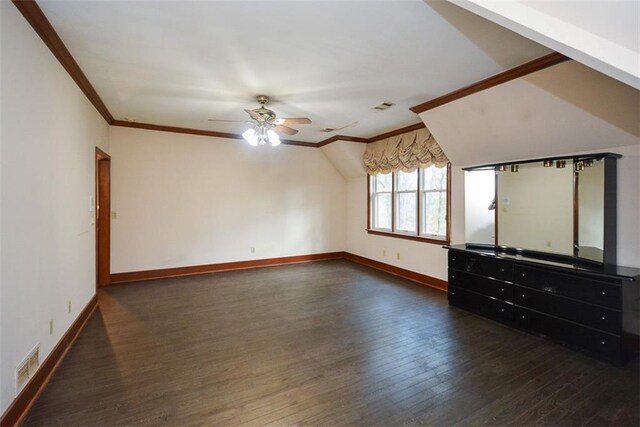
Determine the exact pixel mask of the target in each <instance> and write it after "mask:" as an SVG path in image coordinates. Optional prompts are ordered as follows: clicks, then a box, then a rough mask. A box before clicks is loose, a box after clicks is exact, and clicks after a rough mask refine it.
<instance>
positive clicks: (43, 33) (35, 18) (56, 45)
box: [12, 0, 114, 124]
mask: <svg viewBox="0 0 640 427" xmlns="http://www.w3.org/2000/svg"><path fill="white" fill-rule="evenodd" d="M12 1H13V4H14V5H15V6H16V8H18V10H19V11H20V13H22V16H24V18H25V19H26V20H27V22H28V23H29V24H30V25H31V27H32V28H33V29H34V30H35V32H36V33H37V34H38V35H39V36H40V38H41V39H42V41H43V42H44V43H45V44H46V45H47V47H48V48H49V50H50V51H51V53H52V54H53V56H55V57H56V58H57V59H58V61H59V62H60V64H61V65H62V67H63V68H64V69H65V70H67V73H69V75H70V76H71V78H72V79H73V81H75V82H76V84H77V85H78V87H79V88H80V90H81V91H82V92H83V93H84V94H85V96H86V97H87V98H88V99H89V102H91V103H92V104H93V106H94V107H96V110H98V112H99V113H100V114H101V115H102V117H104V119H105V120H106V121H107V123H109V124H111V123H113V121H114V119H113V116H112V115H111V113H110V112H109V109H108V108H107V106H106V105H104V102H102V99H100V96H98V93H97V92H96V90H95V89H94V88H93V86H92V85H91V83H90V82H89V80H88V79H87V76H85V75H84V73H83V72H82V70H81V69H80V66H79V65H78V63H77V62H76V60H75V59H73V56H71V53H70V52H69V50H68V49H67V47H66V46H65V45H64V43H63V42H62V39H61V38H60V36H58V33H56V30H55V29H54V28H53V26H52V25H51V23H50V22H49V20H48V19H47V17H46V16H45V15H44V12H42V9H40V6H38V3H36V2H35V0H12Z"/></svg>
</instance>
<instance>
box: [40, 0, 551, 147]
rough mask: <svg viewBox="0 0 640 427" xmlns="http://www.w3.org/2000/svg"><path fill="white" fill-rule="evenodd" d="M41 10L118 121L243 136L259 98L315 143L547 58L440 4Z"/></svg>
mask: <svg viewBox="0 0 640 427" xmlns="http://www.w3.org/2000/svg"><path fill="white" fill-rule="evenodd" d="M38 4H39V5H40V7H41V8H42V10H43V12H44V14H45V15H46V16H47V18H48V19H49V21H50V22H51V24H52V25H53V27H54V28H55V30H56V31H57V32H58V34H59V35H60V37H61V39H62V40H63V42H64V43H65V45H66V46H67V48H68V49H69V51H70V52H71V54H72V55H73V57H74V58H75V59H76V61H77V62H78V64H79V65H80V68H81V69H82V70H83V71H84V74H86V76H87V78H88V79H89V81H90V82H91V83H92V85H93V86H94V87H95V89H96V91H97V92H98V94H99V95H100V97H101V98H102V100H103V101H104V103H105V104H106V106H107V107H108V109H109V110H110V112H111V114H112V115H113V116H114V117H115V119H117V120H127V119H128V120H132V121H137V122H141V123H150V124H157V125H165V126H178V127H185V128H195V129H202V130H211V131H219V132H230V133H241V132H242V131H244V130H245V129H246V128H247V127H248V126H247V124H246V123H242V121H246V120H247V115H246V114H245V113H244V111H243V109H245V108H255V107H257V104H256V102H255V96H256V95H258V94H265V95H269V96H271V97H272V100H273V103H272V104H270V107H271V108H272V109H273V110H275V111H276V113H277V114H278V115H279V116H281V117H300V116H303V117H305V116H306V117H309V118H311V120H312V121H313V124H311V125H307V126H299V127H298V128H299V130H300V133H299V134H297V135H296V136H295V139H297V140H301V141H308V142H318V141H321V140H324V139H327V138H329V137H331V136H333V135H334V134H335V133H325V132H322V131H321V129H323V128H342V127H344V126H349V127H348V128H346V129H345V130H344V131H340V133H341V134H346V135H350V136H356V137H365V138H366V137H371V136H373V135H377V134H380V133H384V132H386V131H390V130H393V129H397V128H401V127H403V126H407V125H411V124H415V123H419V121H420V120H419V118H418V117H417V116H416V115H415V114H414V113H412V112H411V111H409V108H410V107H412V106H414V105H416V104H419V103H421V102H424V101H427V100H430V99H433V98H435V97H437V96H440V95H443V94H445V93H448V92H450V91H453V90H456V89H459V88H460V87H463V86H466V85H469V84H472V83H474V82H476V81H478V80H481V79H484V78H486V77H489V76H491V75H494V74H497V73H500V72H502V71H504V70H506V69H509V68H512V67H514V66H517V65H520V64H523V63H525V62H528V61H530V60H532V59H534V58H538V57H541V56H543V55H545V54H548V53H549V52H550V50H549V49H548V48H546V47H543V46H541V45H539V44H537V43H535V42H532V41H530V40H528V39H526V38H524V37H522V36H520V35H518V34H516V33H514V32H512V31H510V30H507V29H505V28H503V27H501V26H499V25H496V24H494V23H492V22H490V21H488V20H486V19H484V18H482V17H479V16H477V15H475V14H473V13H471V12H468V11H466V10H464V9H462V8H459V7H457V6H455V5H453V4H450V3H447V2H442V1H426V2H425V1H421V0H412V1H241V0H238V1H67V0H60V1H51V0H39V1H38ZM381 102H391V103H394V104H395V106H393V107H392V108H390V109H389V110H386V111H384V112H380V111H377V110H373V109H372V108H373V107H374V106H376V105H378V104H380V103H381ZM209 118H212V119H226V120H239V121H241V123H220V122H218V123H212V122H208V121H207V119H209Z"/></svg>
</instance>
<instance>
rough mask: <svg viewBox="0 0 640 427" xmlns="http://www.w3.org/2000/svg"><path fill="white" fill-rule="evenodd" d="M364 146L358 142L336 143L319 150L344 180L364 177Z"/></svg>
mask: <svg viewBox="0 0 640 427" xmlns="http://www.w3.org/2000/svg"><path fill="white" fill-rule="evenodd" d="M365 148H366V144H361V143H358V142H347V141H336V142H333V143H331V144H329V145H325V146H324V147H322V148H320V149H321V150H322V152H323V153H324V155H325V156H327V158H328V159H329V161H330V162H331V163H332V164H333V166H334V167H335V168H336V169H337V170H338V172H340V175H342V176H343V177H344V178H345V179H353V178H358V177H362V176H365V175H366V172H365V169H364V162H363V161H362V155H363V154H364V150H365Z"/></svg>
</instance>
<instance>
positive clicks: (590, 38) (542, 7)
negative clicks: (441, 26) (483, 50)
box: [451, 0, 640, 89]
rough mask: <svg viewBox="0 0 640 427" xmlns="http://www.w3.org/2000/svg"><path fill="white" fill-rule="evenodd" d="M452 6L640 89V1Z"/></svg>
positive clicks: (477, 1) (467, 2)
mask: <svg viewBox="0 0 640 427" xmlns="http://www.w3.org/2000/svg"><path fill="white" fill-rule="evenodd" d="M451 1H452V2H453V3H455V4H457V5H459V6H461V7H463V8H465V9H467V10H470V11H472V12H474V13H476V14H478V15H480V16H483V17H485V18H487V19H490V20H491V21H493V22H495V23H497V24H499V25H502V26H504V27H506V28H509V29H511V30H513V31H515V32H517V33H518V34H521V35H523V36H525V37H527V38H530V39H531V40H535V41H537V42H538V43H541V44H543V45H545V46H547V47H549V48H551V49H553V50H556V51H558V52H560V53H563V54H565V55H567V56H569V57H571V58H573V59H575V60H576V61H579V62H581V63H583V64H585V65H587V66H589V67H591V68H593V69H596V70H598V71H600V72H602V73H604V74H607V75H609V76H611V77H613V78H615V79H617V80H620V81H622V82H624V83H626V84H628V85H630V86H633V87H635V88H636V89H640V2H638V1H637V0H590V1H584V0H583V1H566V0H554V1H539V0H510V1H495V0H493V1H492V0H451Z"/></svg>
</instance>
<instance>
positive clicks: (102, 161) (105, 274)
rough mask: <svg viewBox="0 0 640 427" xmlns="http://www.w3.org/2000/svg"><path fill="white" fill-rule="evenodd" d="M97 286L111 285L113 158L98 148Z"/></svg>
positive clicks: (96, 206) (96, 211) (96, 204)
mask: <svg viewBox="0 0 640 427" xmlns="http://www.w3.org/2000/svg"><path fill="white" fill-rule="evenodd" d="M95 217H96V219H95V223H96V286H105V285H108V284H109V283H111V277H110V276H111V271H110V266H111V157H110V156H109V155H108V154H107V153H105V152H104V151H102V150H101V149H99V148H98V147H96V203H95Z"/></svg>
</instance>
